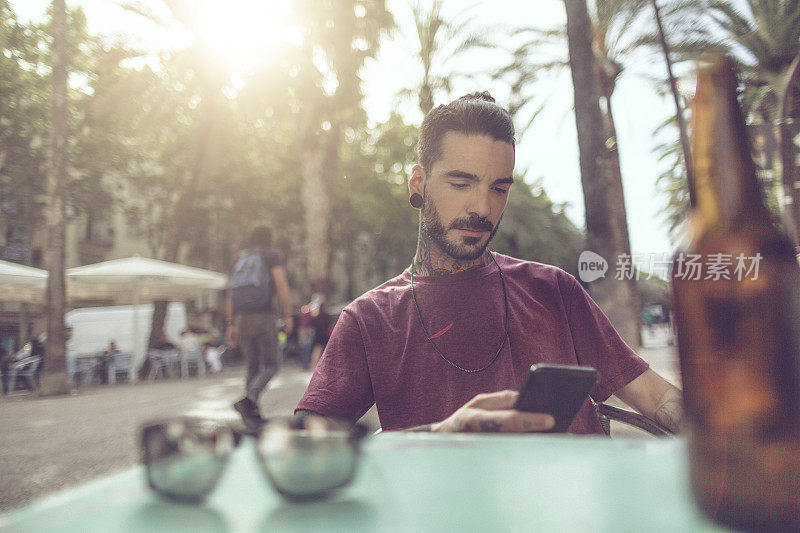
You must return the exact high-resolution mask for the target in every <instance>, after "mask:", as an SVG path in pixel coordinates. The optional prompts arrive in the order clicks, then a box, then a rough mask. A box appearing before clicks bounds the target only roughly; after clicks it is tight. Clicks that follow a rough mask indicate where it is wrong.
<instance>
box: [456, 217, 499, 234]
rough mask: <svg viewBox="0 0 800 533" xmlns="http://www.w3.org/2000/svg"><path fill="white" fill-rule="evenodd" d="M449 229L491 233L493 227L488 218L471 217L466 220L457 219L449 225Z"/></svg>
mask: <svg viewBox="0 0 800 533" xmlns="http://www.w3.org/2000/svg"><path fill="white" fill-rule="evenodd" d="M449 229H472V230H477V231H492V230H493V229H494V226H493V225H492V223H491V222H489V219H488V218H485V217H479V216H477V215H473V216H471V217H466V218H457V219H455V220H454V221H453V222H451V223H450V228H449Z"/></svg>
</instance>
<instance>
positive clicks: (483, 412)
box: [431, 390, 555, 433]
mask: <svg viewBox="0 0 800 533" xmlns="http://www.w3.org/2000/svg"><path fill="white" fill-rule="evenodd" d="M517 396H519V393H518V392H516V391H512V390H504V391H499V392H492V393H489V394H478V395H477V396H475V397H474V398H473V399H471V400H470V401H468V402H467V403H465V404H464V405H463V406H462V407H461V408H460V409H459V410H458V411H456V412H455V413H453V414H452V415H450V416H449V417H447V418H446V419H445V420H443V421H441V422H438V423H436V424H433V425H431V431H439V432H448V433H449V432H457V431H473V432H483V433H489V432H493V433H497V432H503V433H534V432H537V431H547V430H548V429H551V428H552V427H553V426H554V425H555V420H553V417H552V416H550V415H547V414H544V413H526V412H524V411H516V410H514V402H516V401H517Z"/></svg>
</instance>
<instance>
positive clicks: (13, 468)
mask: <svg viewBox="0 0 800 533" xmlns="http://www.w3.org/2000/svg"><path fill="white" fill-rule="evenodd" d="M642 337H643V343H644V347H643V348H642V349H640V350H639V354H640V355H641V356H642V357H643V358H644V359H645V360H646V361H647V362H649V363H650V364H651V365H652V367H653V368H654V369H655V370H656V371H657V372H659V373H660V374H662V375H663V376H664V377H666V378H667V379H668V380H670V381H671V382H673V383H675V384H676V385H678V384H679V383H680V376H679V373H678V364H677V363H678V361H677V351H676V350H675V347H674V346H671V345H670V344H669V332H668V331H667V330H666V329H664V328H660V329H659V328H655V329H654V330H653V331H643V333H642ZM310 378H311V373H310V372H304V371H302V370H301V369H300V368H298V367H297V366H295V365H293V364H285V365H284V366H283V367H282V368H281V371H280V372H279V373H278V375H276V376H275V377H274V378H273V379H272V381H271V382H270V383H269V387H268V389H267V392H266V393H265V394H263V395H262V397H261V402H260V403H261V409H262V412H263V413H264V415H265V416H280V415H287V414H290V413H291V412H292V410H293V409H294V407H295V405H297V401H298V400H299V399H300V396H301V395H302V393H303V391H304V390H305V388H306V386H307V385H308V381H309V380H310ZM243 380H244V367H242V366H238V367H233V368H227V369H226V370H224V371H223V372H222V373H221V374H218V375H216V376H209V377H205V378H190V379H187V380H160V381H155V382H141V383H137V384H135V385H130V384H123V385H118V386H115V387H108V386H95V387H89V388H85V389H79V391H78V393H77V394H76V395H72V396H62V397H54V398H39V397H36V396H34V395H31V394H29V393H15V394H14V395H12V396H10V397H9V396H0V480H1V482H0V509H10V508H15V507H19V506H22V505H24V504H25V503H27V502H29V501H30V500H31V499H32V498H35V497H38V496H40V495H43V494H47V493H51V492H55V491H57V490H59V489H62V488H64V487H70V486H73V485H76V484H78V483H81V482H84V481H88V480H89V479H92V478H95V477H98V476H102V475H105V474H108V473H111V472H114V471H118V470H123V469H126V468H129V467H131V466H133V465H135V464H137V463H138V461H139V451H138V447H137V438H138V428H139V427H140V426H141V425H142V424H143V423H144V422H146V421H149V420H154V419H158V418H164V417H170V416H177V415H189V416H203V417H210V418H218V419H230V420H235V419H236V416H237V415H236V412H235V411H234V410H233V408H232V406H231V404H232V403H233V402H234V401H236V400H237V399H239V398H240V397H241V396H242V391H243ZM612 402H613V399H612ZM364 421H365V422H367V423H368V424H369V425H370V426H371V427H372V428H377V427H378V419H377V414H376V412H375V409H374V408H373V409H372V410H371V411H370V412H369V413H367V415H365V419H364ZM615 434H619V435H625V436H640V435H639V434H637V432H636V431H633V432H632V433H631V432H626V431H623V430H620V432H619V433H615Z"/></svg>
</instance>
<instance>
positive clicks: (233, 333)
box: [225, 324, 239, 348]
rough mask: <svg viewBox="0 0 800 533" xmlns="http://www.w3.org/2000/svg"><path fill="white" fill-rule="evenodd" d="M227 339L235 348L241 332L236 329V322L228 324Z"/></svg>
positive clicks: (229, 344)
mask: <svg viewBox="0 0 800 533" xmlns="http://www.w3.org/2000/svg"><path fill="white" fill-rule="evenodd" d="M225 340H226V341H227V342H228V346H230V347H231V348H234V347H235V346H236V343H238V342H239V332H238V331H237V330H236V324H228V329H227V331H226V332H225Z"/></svg>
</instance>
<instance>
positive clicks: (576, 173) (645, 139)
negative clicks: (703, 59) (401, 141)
mask: <svg viewBox="0 0 800 533" xmlns="http://www.w3.org/2000/svg"><path fill="white" fill-rule="evenodd" d="M49 3H50V2H49V0H11V5H12V8H13V9H14V10H15V12H16V13H17V15H18V16H19V17H20V18H21V19H23V20H30V19H39V18H42V17H44V16H45V12H46V10H47V6H48V4H49ZM220 3H221V4H222V5H224V6H239V11H240V12H238V13H237V12H236V8H233V9H231V10H230V12H229V13H228V14H227V15H226V16H224V17H221V18H220V19H217V20H215V22H214V23H215V24H220V25H224V24H226V23H227V24H228V27H234V28H235V27H236V25H237V24H239V25H241V24H248V23H251V24H252V23H258V21H262V24H263V21H264V20H265V19H267V18H269V17H268V13H269V10H268V5H269V4H268V3H267V2H265V1H264V0H249V1H248V0H225V1H223V0H220ZM67 4H68V6H75V5H80V6H82V7H83V10H84V12H85V13H86V16H87V22H88V25H89V30H90V31H91V32H92V33H95V34H105V35H111V36H115V37H118V38H120V37H121V38H125V39H130V40H133V41H135V42H137V44H139V45H145V46H154V47H158V46H170V45H172V46H179V45H180V42H181V39H183V38H185V36H181V35H180V34H176V33H175V32H171V33H165V32H164V31H159V30H157V29H156V28H155V27H154V26H153V25H152V24H149V23H145V22H143V21H141V20H136V19H137V18H138V17H136V16H134V15H130V14H128V13H125V12H124V11H123V10H122V9H120V8H119V6H117V5H115V2H114V0H67ZM265 6H267V7H265ZM388 6H389V9H390V10H391V11H392V13H393V14H394V16H395V20H396V22H397V24H398V30H396V31H395V32H394V34H393V35H391V36H390V37H389V38H386V39H385V40H384V42H383V43H382V46H381V50H380V52H379V55H378V56H377V58H376V59H375V60H373V61H370V62H369V63H368V64H367V65H366V67H365V69H364V71H363V72H362V78H363V79H364V85H363V89H364V106H365V109H366V110H367V113H368V116H369V119H370V121H371V122H372V123H378V122H381V121H383V120H385V119H386V118H388V116H389V114H390V113H391V111H392V110H397V111H398V112H400V113H401V114H402V115H403V116H404V117H405V119H406V121H407V122H410V123H413V124H417V125H418V124H420V122H421V121H422V115H421V113H420V111H419V109H418V107H417V102H416V99H415V98H408V99H405V100H402V99H398V98H396V97H395V95H396V94H397V93H398V92H399V91H400V90H401V89H403V88H406V87H412V86H413V85H414V83H415V81H416V80H418V79H419V74H420V72H421V66H419V65H418V64H417V63H416V62H415V60H414V57H415V54H414V50H415V47H416V46H418V44H417V43H415V41H414V38H413V32H414V27H413V23H412V18H411V9H410V7H409V0H388ZM465 7H468V9H469V11H468V12H469V13H470V14H472V15H473V16H474V18H475V21H476V25H477V26H476V27H481V26H485V27H494V26H498V25H499V26H502V27H504V28H506V32H507V33H506V35H508V34H510V32H511V29H512V28H514V27H518V26H535V27H540V28H552V27H555V26H558V25H563V24H564V23H565V20H566V15H565V13H564V4H563V1H562V0H535V1H531V0H483V1H478V2H472V3H466V2H460V1H452V0H451V1H450V2H449V3H446V4H445V17H446V18H448V17H453V16H456V15H457V14H458V13H457V12H456V11H448V9H450V10H463V9H464V8H465ZM253 11H257V12H259V13H256V14H257V15H259V16H254V13H253ZM248 21H249V22H248ZM248 33H251V32H247V31H242V32H238V35H245V34H248ZM273 33H274V32H273ZM236 36H237V33H236V32H231V31H228V32H224V31H223V32H221V33H220V37H221V38H224V40H225V42H226V43H227V46H229V47H230V52H231V54H236V53H237V48H236V45H238V44H246V43H238V42H237V41H236ZM156 43H162V44H156ZM496 54H497V53H494V54H493V55H491V56H489V55H487V54H483V55H481V54H475V55H473V56H470V57H469V58H468V59H467V58H465V60H464V64H458V63H454V65H453V66H454V67H455V68H457V69H459V70H467V71H470V72H475V73H478V74H479V75H478V77H477V78H476V80H472V81H460V82H457V83H456V84H455V86H454V90H453V94H452V95H451V96H452V97H457V96H459V95H461V94H464V93H467V92H472V91H475V90H489V91H490V92H491V93H492V94H493V95H494V96H495V97H496V98H497V100H498V103H500V104H503V103H504V99H507V98H508V89H507V87H506V86H505V85H504V84H502V83H501V82H493V81H491V80H489V79H488V77H487V76H485V75H484V76H481V75H480V73H481V72H485V71H486V70H488V69H489V68H490V67H491V66H492V65H493V64H496V63H497V60H498V57H497V55H496ZM637 59H638V60H637V61H632V64H630V65H627V66H626V72H625V73H623V75H622V76H621V77H620V79H619V81H618V84H617V88H616V90H615V93H614V96H613V97H612V107H613V111H614V118H615V122H616V127H617V135H618V146H619V152H620V160H621V166H622V176H623V189H624V194H625V204H626V209H627V214H628V228H629V232H630V239H631V248H632V250H633V253H634V254H642V255H650V254H658V255H662V254H666V253H669V252H671V251H672V250H673V246H672V244H671V242H670V239H669V235H668V227H667V224H666V222H665V221H664V219H665V216H664V215H663V213H661V210H662V209H663V206H664V205H665V204H666V197H665V196H664V194H662V193H659V192H658V190H657V187H656V178H657V176H658V175H659V174H660V173H661V171H662V170H663V167H664V165H663V163H659V161H658V160H657V157H656V156H655V155H654V154H653V149H654V147H655V146H656V145H657V144H658V143H659V142H664V141H665V140H666V139H665V138H663V137H662V138H661V139H659V140H656V139H654V138H653V132H654V130H655V129H656V128H657V127H658V125H659V124H661V123H662V122H663V121H664V120H665V119H666V118H667V117H669V116H670V115H671V114H673V113H674V104H672V103H671V101H670V100H668V99H666V98H664V97H661V96H658V95H657V94H656V91H655V89H654V87H653V85H652V82H651V81H649V79H647V76H648V75H649V76H658V77H665V76H666V73H665V68H664V66H663V62H662V61H661V60H660V58H659V57H658V56H657V55H654V54H653V55H644V54H642V55H641V57H639V58H637ZM537 92H538V94H537V95H536V97H537V99H540V100H541V101H542V102H544V103H545V104H546V106H545V109H544V111H543V112H542V114H541V115H540V116H539V117H537V119H536V120H535V121H534V122H533V124H532V125H531V127H530V128H528V129H527V130H526V131H524V132H522V133H523V134H522V135H520V134H519V132H518V146H517V152H516V155H517V170H518V171H522V170H525V169H527V173H526V179H527V181H529V182H531V183H534V182H537V183H539V184H541V186H542V187H543V188H544V190H545V191H546V192H547V194H548V196H549V197H550V198H551V199H552V200H553V201H554V202H556V203H565V204H566V208H565V212H566V214H567V216H568V217H569V218H570V219H571V220H572V221H573V222H574V223H575V224H576V225H577V226H579V227H583V224H584V203H583V192H582V189H581V181H580V170H579V161H578V142H577V136H576V132H575V118H574V114H573V113H572V107H573V102H572V98H573V92H572V82H571V78H570V75H569V71H567V70H565V71H563V72H561V73H560V74H557V75H553V76H552V77H551V78H550V79H549V81H547V82H546V83H542V84H541V87H540V88H539V89H537ZM436 103H437V104H439V103H444V101H436ZM512 194H513V193H512ZM609 260H610V258H609ZM610 261H611V260H610Z"/></svg>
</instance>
